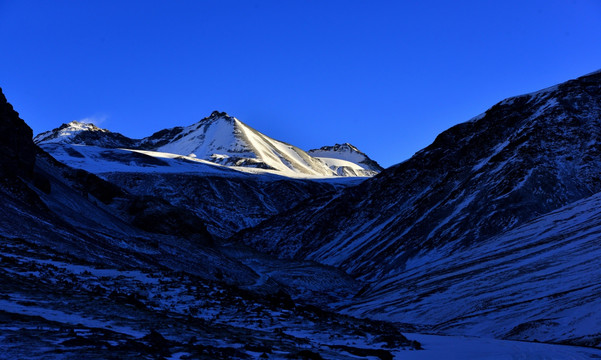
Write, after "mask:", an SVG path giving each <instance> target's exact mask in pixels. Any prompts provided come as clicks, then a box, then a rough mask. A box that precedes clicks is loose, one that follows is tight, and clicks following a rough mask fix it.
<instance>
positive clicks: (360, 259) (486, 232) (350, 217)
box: [239, 73, 601, 277]
mask: <svg viewBox="0 0 601 360" xmlns="http://www.w3.org/2000/svg"><path fill="white" fill-rule="evenodd" d="M599 174H601V73H594V74H591V75H587V76H583V77H581V78H578V79H576V80H571V81H568V82H566V83H563V84H561V85H558V86H555V87H552V88H548V89H545V90H542V91H539V92H536V93H532V94H527V95H522V96H517V97H514V98H510V99H507V100H504V101H502V102H500V103H498V104H496V105H495V106H493V107H492V108H490V109H489V110H488V111H486V113H484V114H482V115H481V116H478V117H477V118H474V119H472V120H470V121H468V122H466V123H463V124H460V125H457V126H454V127H453V128H451V129H449V130H447V131H445V132H443V133H442V134H440V135H439V136H438V137H437V138H436V140H435V141H434V142H433V143H432V144H431V145H430V146H428V147H427V148H425V149H424V150H422V151H420V152H418V153H417V154H415V155H414V156H413V157H412V158H411V159H409V160H407V161H405V162H403V163H401V164H398V165H396V166H393V167H391V168H389V169H387V170H385V171H384V172H382V173H381V174H379V175H378V176H376V177H375V178H373V179H369V180H367V181H365V182H363V183H361V184H360V185H358V186H357V187H354V188H350V189H346V190H345V191H344V192H343V193H342V194H340V195H333V196H329V197H325V198H322V199H313V200H311V201H309V202H306V203H304V204H302V205H299V206H298V207H296V208H295V209H293V210H291V211H289V212H287V213H285V214H283V215H281V216H277V217H275V218H272V219H270V220H268V221H266V222H264V223H263V224H261V225H260V226H258V227H257V228H255V229H252V230H250V231H247V232H244V233H243V234H241V236H240V237H239V238H240V239H241V240H242V241H244V242H246V243H248V244H252V245H253V246H255V247H257V248H258V249H261V250H266V251H269V252H271V253H274V254H278V255H279V256H282V257H294V258H308V259H314V260H317V261H319V262H322V263H326V264H332V265H336V266H341V267H342V268H343V269H346V270H347V271H348V272H350V273H352V274H355V275H368V276H369V277H378V276H379V275H381V274H386V273H388V272H390V271H401V270H402V269H403V267H404V264H405V261H407V259H410V258H411V257H413V256H415V255H416V254H417V253H419V252H424V251H427V250H428V249H434V248H437V247H441V246H456V247H460V246H469V245H470V244H472V243H476V242H480V241H482V240H483V239H486V238H487V237H490V236H492V235H495V234H499V233H501V232H504V231H507V230H508V229H510V228H513V227H515V226H516V225H519V224H522V223H524V222H526V221H528V220H530V219H532V218H534V217H535V216H537V215H540V214H544V213H547V212H549V211H551V210H554V209H557V208H559V207H560V206H563V205H565V204H568V203H570V202H573V201H575V200H578V199H582V198H585V197H587V196H590V195H592V194H594V193H596V192H598V191H600V190H601V178H600V176H599Z"/></svg>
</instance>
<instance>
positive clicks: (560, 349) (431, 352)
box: [395, 333, 601, 360]
mask: <svg viewBox="0 0 601 360" xmlns="http://www.w3.org/2000/svg"><path fill="white" fill-rule="evenodd" d="M406 335H407V336H408V337H409V338H411V339H414V340H417V341H419V342H420V343H421V344H422V346H423V348H424V350H421V351H399V352H397V353H395V356H396V359H407V360H430V359H432V360H438V359H445V360H464V359H472V360H476V359H495V360H505V359H507V360H509V359H512V360H515V359H524V360H526V359H527V360H537V359H538V360H543V359H544V360H552V359H557V360H569V359H571V360H578V359H601V350H598V349H592V348H584V347H577V346H567V345H551V344H543V343H534V342H525V341H511V340H496V339H485V338H475V337H466V336H438V335H424V334H413V333H409V334H406Z"/></svg>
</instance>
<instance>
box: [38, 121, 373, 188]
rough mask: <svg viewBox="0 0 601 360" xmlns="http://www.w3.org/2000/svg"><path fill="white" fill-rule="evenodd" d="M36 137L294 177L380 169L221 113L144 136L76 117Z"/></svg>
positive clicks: (359, 156)
mask: <svg viewBox="0 0 601 360" xmlns="http://www.w3.org/2000/svg"><path fill="white" fill-rule="evenodd" d="M34 141H35V143H36V144H38V145H40V146H45V145H48V144H72V145H88V146H97V147H101V148H126V149H133V150H151V151H155V152H159V153H168V154H175V155H181V156H187V157H190V158H196V159H202V160H206V161H209V162H212V163H214V164H219V165H224V166H229V167H235V168H238V169H240V168H242V169H249V168H250V169H266V170H271V171H275V172H277V173H278V174H281V175H284V176H290V177H307V176H309V177H311V176H312V177H332V176H360V177H368V176H373V175H375V174H377V173H378V172H379V171H380V170H381V167H379V165H377V163H375V162H373V161H372V160H371V159H369V158H368V157H367V156H366V155H365V154H363V153H361V152H360V151H359V150H357V149H356V148H355V147H349V148H348V149H349V151H346V150H345V149H343V148H340V149H336V150H333V149H332V151H331V154H330V155H332V156H330V157H328V156H324V157H323V159H320V158H316V157H313V156H310V155H309V154H308V153H307V152H305V151H303V150H301V149H299V148H297V147H295V146H293V145H290V144H286V143H284V142H281V141H278V140H275V139H272V138H270V137H268V136H267V135H264V134H262V133H260V132H258V131H257V130H255V129H253V128H251V127H250V126H248V125H246V124H244V123H243V122H241V121H240V120H238V119H236V118H235V117H231V116H229V115H227V114H226V113H224V112H218V111H214V112H213V113H212V114H211V115H210V116H209V117H206V118H204V119H202V120H200V121H199V122H197V123H195V124H192V125H190V126H186V127H175V128H171V129H165V130H161V131H158V132H156V133H154V134H153V135H151V136H149V137H146V138H144V139H141V140H135V139H130V138H127V137H125V136H123V135H121V134H119V133H113V132H110V131H108V130H105V129H100V128H98V127H96V126H95V125H93V124H86V123H80V122H77V121H73V122H70V123H68V124H63V125H62V126H61V127H59V128H57V129H54V130H50V131H46V132H43V133H41V134H39V135H37V136H36V137H35V139H34ZM55 148H56V147H53V148H52V149H55ZM345 153H348V154H346V155H345ZM355 160H356V161H355Z"/></svg>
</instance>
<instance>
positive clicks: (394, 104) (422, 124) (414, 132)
mask: <svg viewBox="0 0 601 360" xmlns="http://www.w3.org/2000/svg"><path fill="white" fill-rule="evenodd" d="M600 18H601V4H599V2H597V1H592V0H578V1H570V2H565V1H554V2H553V3H552V5H550V4H549V2H548V1H541V0H535V1H529V2H527V3H524V2H520V1H517V0H511V1H504V2H496V3H493V2H491V3H487V4H483V3H481V2H479V1H463V2H459V3H457V2H455V3H449V2H445V1H425V2H418V3H414V2H411V3H407V2H394V1H376V2H373V3H370V4H366V3H364V2H360V1H328V2H317V1H291V2H284V3H282V2H279V1H260V2H253V1H230V0H228V1H223V2H219V3H208V2H194V1H183V2H178V3H172V4H167V3H165V4H156V3H153V4H148V3H146V2H140V1H131V2H126V3H111V4H107V3H106V2H102V1H86V2H74V1H66V0H65V1H60V2H59V3H58V5H57V4H49V3H47V2H44V1H33V0H32V1H23V2H0V31H2V32H3V33H4V34H6V43H5V46H6V48H7V49H10V56H5V57H2V58H1V59H0V79H2V82H3V83H2V86H3V89H4V92H5V93H6V95H7V96H8V97H9V98H10V99H11V101H12V102H13V103H14V105H15V107H17V108H18V109H19V111H20V113H21V115H22V116H23V118H26V119H28V122H29V124H30V126H31V127H32V129H33V130H34V132H35V133H39V132H41V131H44V130H47V129H50V128H52V127H53V126H56V124H61V123H65V122H69V121H72V120H83V119H88V120H90V119H93V121H96V122H97V124H98V125H100V126H104V127H108V128H110V129H112V130H113V131H116V132H120V133H123V134H127V135H128V136H130V137H132V138H137V137H142V136H144V135H145V133H146V132H147V131H150V132H153V131H158V130H160V129H163V128H168V127H173V126H178V125H182V124H186V123H193V122H195V121H197V120H199V119H200V118H202V117H203V116H206V115H207V114H209V113H210V112H211V111H213V110H215V109H217V110H220V111H226V112H228V113H230V114H233V115H235V116H236V117H237V118H239V119H241V120H243V121H244V122H246V123H248V124H252V125H253V127H254V128H256V129H257V130H258V131H260V132H263V133H266V134H270V136H272V137H274V138H276V139H280V140H282V141H284V142H287V143H292V144H295V145H296V146H298V147H300V148H302V149H313V148H317V147H320V146H323V145H324V144H334V143H344V142H348V143H351V144H354V145H355V146H357V147H358V148H360V149H362V151H364V152H366V153H368V154H370V156H372V157H373V158H374V159H377V160H378V161H379V162H380V163H381V164H382V165H383V166H384V167H388V166H391V165H393V164H396V163H398V162H401V161H403V160H406V159H408V158H409V157H411V156H412V155H413V154H414V153H415V152H416V151H418V150H419V149H421V148H424V147H426V146H427V145H429V144H430V143H431V142H432V141H433V140H434V138H435V136H436V135H437V134H438V133H440V132H442V131H444V130H445V129H446V128H448V127H450V126H452V125H453V124H457V123H460V122H463V121H466V120H468V119H469V118H471V117H473V116H477V115H478V114H479V113H481V112H483V111H484V110H486V109H487V108H488V107H489V106H491V105H493V104H494V103H496V102H497V101H499V100H501V99H504V98H507V97H509V96H515V95H516V94H523V93H528V92H531V91H535V90H537V89H541V88H545V87H547V86H551V85H553V84H556V83H560V82H563V81H566V80H568V79H571V78H575V77H577V76H581V75H583V74H586V73H589V72H592V71H595V70H597V69H598V68H599V65H598V64H599V63H601V49H598V48H597V47H595V46H591V45H590V44H594V43H596V41H597V39H599V38H601V29H600V28H599V26H598V23H599V21H600Z"/></svg>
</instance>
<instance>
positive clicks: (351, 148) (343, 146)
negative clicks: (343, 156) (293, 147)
mask: <svg viewBox="0 0 601 360" xmlns="http://www.w3.org/2000/svg"><path fill="white" fill-rule="evenodd" d="M317 150H322V151H350V152H353V151H354V152H358V153H360V154H363V153H362V152H361V151H359V149H357V147H356V146H354V145H352V144H349V143H347V142H345V143H342V144H334V146H322V147H320V148H319V149H315V150H309V151H317Z"/></svg>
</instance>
